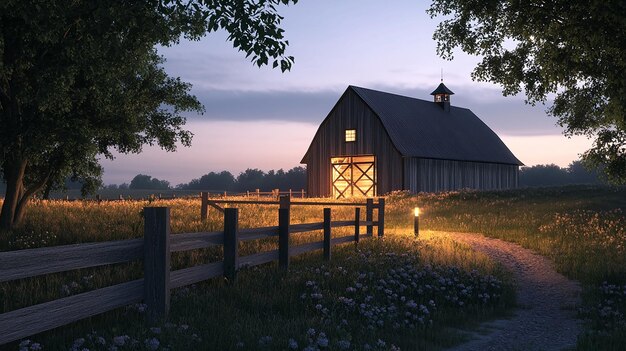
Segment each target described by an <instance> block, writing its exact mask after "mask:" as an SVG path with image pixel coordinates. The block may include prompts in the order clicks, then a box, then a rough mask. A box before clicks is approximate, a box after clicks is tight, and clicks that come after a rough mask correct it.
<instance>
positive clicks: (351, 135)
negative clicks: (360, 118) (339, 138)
mask: <svg viewBox="0 0 626 351" xmlns="http://www.w3.org/2000/svg"><path fill="white" fill-rule="evenodd" d="M346 141H356V129H346Z"/></svg>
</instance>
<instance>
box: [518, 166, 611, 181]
mask: <svg viewBox="0 0 626 351" xmlns="http://www.w3.org/2000/svg"><path fill="white" fill-rule="evenodd" d="M604 183H605V181H604V180H603V179H602V177H601V172H599V171H598V170H596V171H590V170H588V169H586V168H585V167H584V166H583V164H582V162H581V161H574V162H572V163H570V165H569V166H567V167H565V168H561V167H559V166H557V165H555V164H549V165H536V166H532V167H522V168H521V169H520V175H519V185H520V186H521V187H527V186H559V185H571V184H604Z"/></svg>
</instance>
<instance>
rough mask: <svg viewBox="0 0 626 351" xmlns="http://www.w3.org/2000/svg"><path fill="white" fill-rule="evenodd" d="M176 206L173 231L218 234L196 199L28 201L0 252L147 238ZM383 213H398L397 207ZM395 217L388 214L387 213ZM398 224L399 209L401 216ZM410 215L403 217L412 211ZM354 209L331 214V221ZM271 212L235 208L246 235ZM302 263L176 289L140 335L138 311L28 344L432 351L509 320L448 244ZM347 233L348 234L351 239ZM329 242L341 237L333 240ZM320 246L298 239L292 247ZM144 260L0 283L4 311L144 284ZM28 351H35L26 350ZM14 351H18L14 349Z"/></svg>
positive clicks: (178, 259) (312, 217) (310, 210)
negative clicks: (498, 319) (159, 318)
mask: <svg viewBox="0 0 626 351" xmlns="http://www.w3.org/2000/svg"><path fill="white" fill-rule="evenodd" d="M148 205H159V206H170V207H171V208H172V229H173V232H174V233H180V232H193V231H205V230H209V231H213V230H220V229H221V225H222V224H221V215H219V214H218V213H217V212H216V211H210V212H209V215H210V217H209V220H208V221H207V222H200V221H199V201H198V200H183V199H179V200H167V201H159V202H156V203H148V202H131V201H124V202H110V203H101V204H98V203H95V202H69V203H68V202H62V201H38V202H34V203H33V204H32V205H31V206H30V208H29V212H28V220H27V222H26V223H25V224H24V225H23V226H22V227H21V228H19V229H18V230H16V231H14V232H12V233H4V234H3V236H2V240H1V241H0V245H1V247H2V250H16V249H25V248H33V247H39V246H52V245H63V244H70V243H80V242H90V241H105V240H117V239H125V238H133V237H141V236H142V231H143V228H142V217H141V211H142V208H143V207H144V206H148ZM389 207H391V208H393V205H390V206H389ZM390 210H391V209H390ZM396 212H397V213H398V216H399V214H400V211H399V210H398V211H396ZM409 215H410V211H409ZM352 216H353V209H352V208H340V209H338V210H336V211H334V212H333V218H335V219H337V220H341V219H348V218H351V217H352ZM321 219H322V209H321V208H320V207H293V209H292V222H294V223H298V222H314V221H321ZM276 221H277V211H276V208H275V207H260V206H255V205H245V206H241V214H240V222H241V227H243V228H245V227H259V226H267V225H275V224H276ZM392 227H393V228H395V229H394V232H395V233H394V234H395V235H389V236H388V237H386V238H385V240H379V239H377V238H372V239H367V240H364V241H362V242H361V243H360V244H359V246H358V248H355V246H354V245H353V244H349V245H344V246H340V247H336V248H334V253H333V260H332V261H331V262H330V263H328V262H324V261H322V260H321V257H320V256H321V253H320V252H316V253H312V254H307V255H304V256H302V257H298V258H296V259H295V260H294V261H293V265H292V268H291V269H290V272H289V273H288V274H287V273H285V272H281V271H280V270H278V269H277V267H276V266H275V264H271V265H266V266H262V267H255V268H252V269H247V270H244V271H242V272H241V274H240V276H239V278H238V280H237V282H236V284H226V283H225V282H224V281H222V280H219V279H215V280H212V281H208V282H205V283H202V284H198V285H197V286H193V287H190V288H183V289H178V290H176V291H174V293H173V301H172V310H171V315H170V318H169V320H168V321H167V322H166V323H163V324H160V325H155V326H146V325H145V324H144V323H143V316H142V311H143V306H141V305H136V306H131V307H129V308H126V309H121V310H117V311H113V312H110V313H107V314H104V315H101V316H98V317H94V318H91V319H87V320H83V321H81V322H78V323H74V324H72V325H69V326H67V327H64V328H60V329H58V330H55V331H53V332H49V333H44V334H41V335H37V336H35V337H33V338H32V341H31V340H29V341H23V342H22V343H21V344H22V347H21V348H22V349H27V350H28V349H30V350H33V349H37V348H38V347H39V345H43V347H44V349H45V350H66V349H76V350H83V349H84V348H87V349H89V350H110V349H118V350H139V349H141V350H143V349H146V350H157V349H158V350H164V349H170V350H187V349H217V350H239V349H244V350H254V349H273V350H283V349H287V348H291V349H298V350H305V349H307V347H308V350H315V349H320V350H326V349H330V350H344V349H345V350H357V349H358V350H361V349H370V350H392V349H398V348H399V349H404V350H414V349H417V348H419V349H424V350H436V349H439V348H441V347H443V346H449V345H452V344H454V343H457V342H459V341H460V337H459V335H458V334H457V333H456V332H454V331H453V329H450V328H447V327H448V326H461V325H472V324H474V323H476V322H477V321H480V320H483V319H485V318H489V317H491V316H494V315H499V314H502V313H504V312H505V311H506V310H507V309H508V308H510V307H511V306H512V304H513V301H514V296H513V289H512V286H511V283H510V280H509V278H508V276H507V274H506V273H505V272H503V271H502V270H501V269H500V268H499V267H498V266H497V265H496V264H494V263H493V262H491V261H490V260H488V259H487V258H486V257H484V256H482V255H480V254H477V253H475V252H473V251H471V250H469V249H468V248H467V247H465V246H463V245H460V244H456V243H454V242H453V241H451V240H446V239H437V240H435V239H433V240H418V241H416V240H414V239H413V237H412V233H411V230H410V229H409V228H405V229H404V230H401V229H399V228H397V226H393V225H392ZM346 230H348V229H344V233H345V234H347V233H348V232H347V231H346ZM334 235H341V232H340V231H339V230H338V231H337V232H336V233H334ZM317 240H321V233H311V234H307V235H295V236H294V237H293V244H298V243H303V242H308V241H317ZM274 248H276V240H275V239H267V240H261V241H256V242H246V243H244V245H242V247H241V248H240V254H242V255H246V254H249V253H252V252H258V251H265V250H269V249H274ZM221 255H222V253H221V251H220V250H216V249H205V250H197V251H194V252H191V253H177V254H175V255H173V257H172V265H173V269H177V268H182V267H187V266H190V265H195V264H199V263H206V262H211V261H217V260H220V259H221ZM141 274H142V267H141V263H140V262H135V263H130V264H120V265H114V266H109V267H101V268H94V269H83V270H80V271H74V272H68V273H62V274H50V275H47V276H44V277H39V278H33V279H24V280H20V281H15V282H9V283H3V284H0V301H1V306H0V308H1V310H0V312H4V311H10V310H14V309H17V308H21V307H25V306H29V305H32V304H35V303H41V302H45V301H49V300H52V299H56V298H59V297H63V296H68V295H72V294H76V293H80V292H84V291H87V290H91V289H94V288H98V287H102V286H106V285H111V284H114V283H118V282H123V281H128V280H131V279H136V278H139V277H140V276H141ZM34 343H36V344H35V346H33V344H34ZM9 347H10V348H13V349H19V348H20V346H18V343H15V344H13V345H9Z"/></svg>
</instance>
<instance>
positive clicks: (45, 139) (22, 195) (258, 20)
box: [0, 0, 296, 229]
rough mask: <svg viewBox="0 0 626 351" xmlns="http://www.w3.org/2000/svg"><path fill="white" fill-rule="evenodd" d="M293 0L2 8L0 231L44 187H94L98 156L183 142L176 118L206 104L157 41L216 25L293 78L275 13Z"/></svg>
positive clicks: (257, 59) (27, 2) (27, 0)
mask: <svg viewBox="0 0 626 351" xmlns="http://www.w3.org/2000/svg"><path fill="white" fill-rule="evenodd" d="M295 2H296V0H242V1H228V0H204V1H202V0H188V1H183V0H158V1H157V0H146V1H136V2H126V1H105V0H94V1H72V2H67V1H61V0H50V1H44V2H40V1H34V0H6V1H2V2H0V33H1V35H0V126H1V127H0V173H2V174H3V178H4V179H5V180H6V183H7V190H6V196H5V200H4V203H3V206H2V210H1V212H0V229H10V228H12V227H13V226H14V225H16V224H17V223H19V222H20V220H21V219H22V218H23V215H24V208H25V206H26V204H27V203H28V200H29V199H30V198H31V197H32V196H33V195H34V194H35V193H37V192H39V191H41V190H42V189H44V188H45V187H46V186H48V185H49V184H51V183H53V184H56V185H58V184H60V182H62V181H63V180H64V179H66V178H67V177H68V176H73V177H75V178H76V179H83V180H85V179H89V180H91V181H93V182H99V181H100V178H101V174H102V169H101V168H100V167H99V165H98V162H97V157H98V156H99V155H103V156H105V157H107V158H112V151H113V150H117V151H118V152H121V153H131V152H132V153H138V152H140V151H141V149H142V147H143V145H146V144H148V145H155V144H156V145H159V146H160V147H162V148H164V149H165V150H168V151H173V150H175V148H176V143H177V142H180V143H181V144H182V145H184V146H189V145H190V142H191V137H192V135H191V133H189V132H188V131H186V130H184V129H183V126H184V123H185V119H184V118H183V117H182V115H181V113H182V112H185V111H197V112H201V111H202V106H201V104H200V103H199V102H198V100H197V99H196V98H195V97H194V96H191V95H190V94H189V90H190V85H189V84H187V83H184V82H182V81H181V80H180V79H179V78H172V77H169V76H168V75H167V73H166V72H165V71H164V70H163V67H162V64H163V61H164V59H163V58H162V57H161V56H159V55H158V53H157V50H156V46H157V45H161V46H168V45H173V44H175V43H176V42H177V41H178V40H179V39H180V38H181V36H183V37H185V38H187V39H192V40H196V39H199V38H201V37H202V36H203V35H205V34H206V33H208V32H212V31H216V30H218V29H220V28H221V29H224V30H225V31H226V32H227V33H228V34H229V36H228V39H229V40H230V41H232V43H233V46H234V47H235V48H237V49H238V50H240V51H244V52H245V54H246V56H247V57H250V59H251V61H252V62H253V63H254V64H256V65H258V66H262V65H267V64H269V63H270V60H271V62H272V65H273V67H279V66H280V69H281V70H282V71H283V72H284V71H286V70H289V69H290V68H291V65H292V63H293V57H291V56H285V49H286V46H287V45H288V42H287V41H286V40H284V37H283V30H282V29H280V28H279V25H280V22H281V19H282V17H281V16H280V15H279V14H278V13H277V11H276V7H277V6H278V5H279V4H289V3H295ZM93 182H92V183H91V184H93ZM85 184H89V182H85ZM54 186H55V185H53V187H54Z"/></svg>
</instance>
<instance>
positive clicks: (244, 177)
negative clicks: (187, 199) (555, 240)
mask: <svg viewBox="0 0 626 351" xmlns="http://www.w3.org/2000/svg"><path fill="white" fill-rule="evenodd" d="M604 183H605V181H604V180H603V178H602V177H601V172H599V171H589V170H587V169H586V168H585V167H584V166H583V164H582V162H581V161H574V162H572V163H571V164H570V165H569V166H568V167H564V168H562V167H559V166H557V165H555V164H549V165H536V166H532V167H522V168H521V169H520V177H519V184H520V186H521V187H533V186H559V185H570V184H604ZM65 188H66V189H80V188H81V183H80V182H79V181H71V180H69V179H68V180H67V181H66V182H65ZM105 188H106V189H110V190H115V189H120V190H126V189H142V190H173V189H176V190H197V191H201V190H205V191H234V192H245V191H248V190H250V191H253V190H255V189H260V190H261V191H271V190H273V189H280V190H289V189H293V190H300V189H305V188H306V170H305V168H303V167H294V168H292V169H290V170H288V171H286V172H285V171H283V170H282V169H279V170H277V171H274V170H271V171H268V172H263V171H261V170H259V169H247V170H245V171H244V172H241V173H240V174H239V175H238V176H237V177H235V176H234V175H233V174H232V173H230V172H228V171H222V172H210V173H207V174H205V175H203V176H201V177H200V178H197V179H192V180H191V181H190V182H189V183H183V184H178V185H176V186H172V185H171V184H170V182H168V181H167V180H160V179H157V178H153V177H151V176H149V175H145V174H138V175H136V176H135V177H134V178H133V179H132V180H131V181H130V184H128V183H123V184H120V185H117V184H110V185H107V186H105ZM5 190H6V185H5V184H4V183H3V182H0V194H4V192H5Z"/></svg>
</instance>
